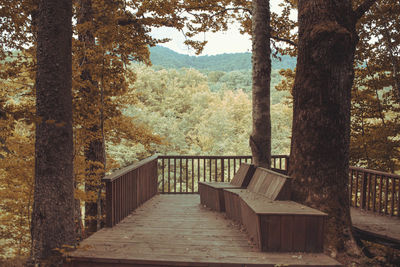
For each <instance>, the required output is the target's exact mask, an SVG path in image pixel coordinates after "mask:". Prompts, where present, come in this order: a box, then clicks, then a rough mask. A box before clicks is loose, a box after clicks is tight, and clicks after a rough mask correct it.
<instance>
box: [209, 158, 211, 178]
mask: <svg viewBox="0 0 400 267" xmlns="http://www.w3.org/2000/svg"><path fill="white" fill-rule="evenodd" d="M209 161H210V162H209V163H210V180H209V181H210V182H211V159H209Z"/></svg>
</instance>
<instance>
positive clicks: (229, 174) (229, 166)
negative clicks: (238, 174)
mask: <svg viewBox="0 0 400 267" xmlns="http://www.w3.org/2000/svg"><path fill="white" fill-rule="evenodd" d="M230 181H231V159H230V158H228V182H230Z"/></svg>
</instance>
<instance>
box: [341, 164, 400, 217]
mask: <svg viewBox="0 0 400 267" xmlns="http://www.w3.org/2000/svg"><path fill="white" fill-rule="evenodd" d="M349 178H350V180H349V187H350V190H349V192H350V204H351V206H352V207H356V208H361V209H364V210H369V211H372V212H376V213H379V214H386V215H390V216H398V217H400V212H399V207H400V193H399V192H400V176H399V175H395V174H391V173H385V172H379V171H374V170H368V169H363V168H357V167H350V174H349Z"/></svg>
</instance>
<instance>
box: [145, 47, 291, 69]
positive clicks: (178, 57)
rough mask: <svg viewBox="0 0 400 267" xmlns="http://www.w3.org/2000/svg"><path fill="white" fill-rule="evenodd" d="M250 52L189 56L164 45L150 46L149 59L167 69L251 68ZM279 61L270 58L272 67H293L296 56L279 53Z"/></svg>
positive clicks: (154, 64) (155, 64)
mask: <svg viewBox="0 0 400 267" xmlns="http://www.w3.org/2000/svg"><path fill="white" fill-rule="evenodd" d="M251 55H252V54H251V53H250V52H242V53H224V54H218V55H212V56H208V55H204V56H190V55H184V54H180V53H178V52H175V51H173V50H172V49H169V48H167V47H164V46H155V47H151V48H150V60H151V62H152V64H153V66H160V67H163V68H167V69H181V68H194V69H198V70H208V71H225V72H229V71H236V70H251ZM280 58H281V61H279V60H278V59H276V58H273V57H271V59H272V69H287V68H290V69H294V68H295V66H296V58H294V57H290V56H286V55H284V56H282V55H280Z"/></svg>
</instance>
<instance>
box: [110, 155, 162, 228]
mask: <svg viewBox="0 0 400 267" xmlns="http://www.w3.org/2000/svg"><path fill="white" fill-rule="evenodd" d="M103 182H105V186H106V226H107V227H112V226H114V225H115V224H117V223H119V222H120V221H121V220H122V219H124V218H125V217H126V216H128V215H129V214H130V213H131V212H132V211H133V210H135V209H136V208H137V207H138V206H139V205H141V204H143V203H144V202H146V201H147V200H149V199H150V198H152V197H153V196H154V195H156V194H157V191H158V188H157V187H158V185H157V156H153V157H150V158H147V159H145V160H142V161H140V162H138V163H136V164H133V165H131V166H128V167H126V168H123V169H121V170H118V171H116V172H114V173H113V174H111V175H109V176H106V177H104V178H103Z"/></svg>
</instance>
